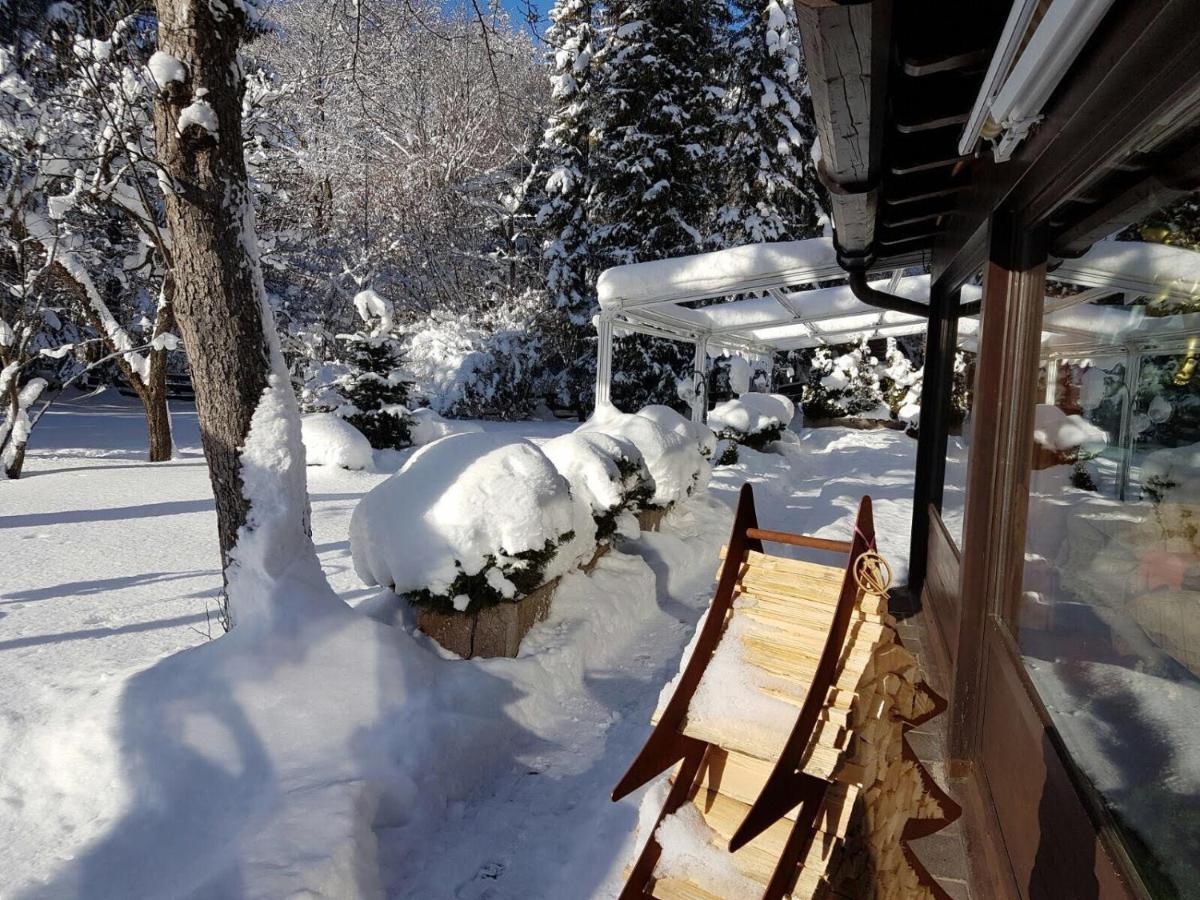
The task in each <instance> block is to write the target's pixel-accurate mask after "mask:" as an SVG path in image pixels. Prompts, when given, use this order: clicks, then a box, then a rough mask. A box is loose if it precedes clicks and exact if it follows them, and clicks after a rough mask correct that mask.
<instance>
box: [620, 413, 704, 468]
mask: <svg viewBox="0 0 1200 900" xmlns="http://www.w3.org/2000/svg"><path fill="white" fill-rule="evenodd" d="M637 414H638V415H639V416H641V417H642V418H644V419H649V420H650V421H651V422H653V423H654V424H655V425H657V426H658V427H659V428H661V429H662V430H663V431H673V432H675V433H676V434H681V435H683V436H684V437H686V438H690V439H692V440H693V441H695V442H696V446H697V447H698V448H699V449H700V455H701V456H703V457H704V458H705V459H709V458H710V457H711V456H712V455H713V453H714V452H715V451H716V449H717V436H716V434H714V433H713V430H712V429H711V428H709V427H708V426H707V425H705V424H704V423H703V422H693V421H692V420H691V419H689V418H687V417H686V416H684V415H682V414H681V413H679V412H676V411H675V410H673V409H671V407H669V406H663V405H662V404H655V405H653V406H647V407H645V408H643V409H639V410H638V412H637Z"/></svg>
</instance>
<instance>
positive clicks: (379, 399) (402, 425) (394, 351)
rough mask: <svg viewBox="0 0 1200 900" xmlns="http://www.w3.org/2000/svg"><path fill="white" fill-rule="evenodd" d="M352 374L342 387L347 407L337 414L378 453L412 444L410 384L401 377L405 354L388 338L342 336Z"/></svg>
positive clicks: (359, 335)
mask: <svg viewBox="0 0 1200 900" xmlns="http://www.w3.org/2000/svg"><path fill="white" fill-rule="evenodd" d="M341 337H342V340H343V341H344V342H345V343H346V349H347V353H348V359H347V362H348V364H349V365H350V367H351V373H350V374H349V375H347V376H346V377H345V378H344V379H343V380H342V382H341V383H340V384H339V386H338V387H339V393H341V395H342V397H343V398H344V399H345V401H346V405H345V406H343V407H341V408H340V409H339V410H338V412H339V413H340V414H341V416H342V417H343V418H344V419H345V420H346V421H347V422H349V423H350V424H351V425H353V426H354V427H355V428H357V429H358V430H359V431H361V432H362V433H363V434H364V435H365V436H366V438H367V440H368V441H370V442H371V446H372V447H374V448H376V449H377V450H378V449H384V448H391V449H395V450H399V449H400V448H402V447H407V446H408V445H409V444H410V443H411V435H410V428H409V420H408V410H407V409H405V408H404V404H405V403H407V402H408V390H409V387H410V382H409V381H408V380H407V379H405V378H404V376H403V375H402V374H401V373H400V364H401V362H402V359H403V357H402V354H401V352H400V348H399V345H398V342H397V341H396V339H395V338H393V337H391V336H390V335H388V334H363V333H361V332H360V333H356V334H349V335H342V336H341Z"/></svg>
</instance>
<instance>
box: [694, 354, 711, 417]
mask: <svg viewBox="0 0 1200 900" xmlns="http://www.w3.org/2000/svg"><path fill="white" fill-rule="evenodd" d="M707 414H708V338H707V337H698V338H696V355H695V357H694V358H693V361H692V421H693V422H703V421H704V419H705V417H706V416H707Z"/></svg>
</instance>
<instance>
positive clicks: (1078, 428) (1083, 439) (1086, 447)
mask: <svg viewBox="0 0 1200 900" xmlns="http://www.w3.org/2000/svg"><path fill="white" fill-rule="evenodd" d="M1033 418H1034V424H1033V440H1034V442H1035V443H1038V444H1041V445H1042V446H1043V447H1045V448H1046V449H1048V450H1058V451H1071V450H1083V451H1085V452H1087V453H1098V452H1100V451H1101V450H1103V449H1104V448H1105V447H1107V446H1108V434H1107V433H1106V432H1105V431H1104V430H1103V429H1100V428H1097V427H1096V426H1095V425H1093V424H1092V423H1091V422H1089V421H1088V420H1087V419H1085V418H1083V416H1080V415H1071V416H1069V415H1067V414H1066V413H1065V412H1063V411H1062V410H1061V409H1059V408H1058V407H1057V406H1054V405H1053V404H1050V403H1039V404H1038V406H1037V408H1036V409H1035V410H1034V413H1033Z"/></svg>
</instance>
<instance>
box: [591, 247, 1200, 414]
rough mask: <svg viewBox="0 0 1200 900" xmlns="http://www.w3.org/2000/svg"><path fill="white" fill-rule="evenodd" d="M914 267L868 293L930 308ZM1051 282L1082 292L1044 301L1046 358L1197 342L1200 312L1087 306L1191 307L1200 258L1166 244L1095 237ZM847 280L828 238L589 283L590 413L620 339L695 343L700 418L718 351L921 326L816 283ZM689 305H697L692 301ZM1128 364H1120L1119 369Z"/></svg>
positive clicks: (653, 266)
mask: <svg viewBox="0 0 1200 900" xmlns="http://www.w3.org/2000/svg"><path fill="white" fill-rule="evenodd" d="M921 262H922V261H921V260H920V259H919V258H915V257H914V258H913V259H912V260H903V261H901V264H909V265H906V267H904V268H899V267H897V264H896V263H892V264H891V268H889V269H885V270H882V272H877V273H875V274H889V275H890V278H885V279H882V280H879V281H877V282H875V283H874V284H873V286H874V287H876V288H878V289H880V290H885V291H887V292H888V293H893V294H899V295H901V296H904V297H907V298H908V299H910V300H915V301H918V302H921V303H926V304H927V303H928V302H929V276H928V275H919V274H916V275H909V274H905V272H906V271H910V270H913V269H915V268H916V267H919V266H920V265H921ZM1047 277H1048V278H1049V279H1050V280H1051V281H1056V282H1060V283H1064V284H1070V285H1074V286H1077V287H1083V288H1085V290H1083V291H1081V292H1079V293H1076V294H1073V295H1071V296H1067V297H1047V298H1046V306H1045V315H1044V318H1043V324H1042V358H1043V359H1044V360H1047V361H1049V360H1058V359H1068V358H1070V359H1076V358H1080V357H1089V356H1113V355H1120V354H1126V355H1130V354H1133V355H1136V356H1137V358H1139V359H1140V357H1141V356H1142V355H1144V354H1145V353H1147V352H1157V351H1158V350H1159V348H1170V347H1173V346H1176V345H1186V344H1187V342H1188V341H1189V340H1191V341H1194V340H1196V339H1197V337H1198V336H1200V313H1190V314H1186V315H1174V316H1164V317H1152V316H1146V315H1145V308H1144V307H1138V306H1085V304H1086V303H1088V301H1091V300H1095V299H1099V298H1100V297H1107V296H1112V295H1113V294H1121V295H1123V296H1124V297H1130V296H1133V297H1141V296H1146V297H1151V298H1161V299H1175V300H1184V301H1192V300H1194V299H1195V298H1196V297H1197V296H1200V253H1196V252H1193V251H1190V250H1186V249H1182V248H1178V247H1171V246H1167V245H1163V244H1145V243H1140V242H1135V241H1100V242H1099V243H1097V244H1096V245H1095V246H1094V247H1092V249H1091V250H1090V251H1089V252H1088V253H1086V254H1085V255H1084V256H1082V257H1080V258H1078V259H1069V260H1063V261H1062V262H1061V263H1060V264H1059V265H1057V266H1056V267H1055V268H1054V269H1053V271H1052V272H1050V273H1049V274H1048V276H1047ZM844 278H845V272H844V271H843V269H842V268H841V266H839V265H838V261H837V256H836V253H835V251H834V247H833V242H832V240H830V239H829V238H814V239H811V240H807V241H789V242H784V243H776V244H755V245H749V246H744V247H733V248H730V249H728V250H718V251H714V252H712V253H702V254H698V255H695V256H688V257H681V258H677V259H668V260H658V261H654V262H647V263H633V264H630V265H626V266H619V267H617V268H614V269H609V270H607V271H605V272H604V273H603V274H601V276H600V279H599V281H598V283H597V292H598V294H599V300H600V315H599V316H598V317H597V319H596V328H597V333H598V336H599V344H598V351H597V352H598V358H597V366H596V404H597V406H600V405H608V404H609V403H611V382H612V346H613V338H614V336H615V334H616V333H618V332H633V333H638V334H648V335H653V336H655V337H661V338H666V339H669V340H676V341H685V342H688V343H692V344H694V345H695V362H694V367H693V378H694V380H695V388H696V390H695V393H694V396H695V400H694V401H693V403H692V418H693V419H694V420H695V421H703V420H704V418H705V416H706V414H707V406H708V403H707V397H706V396H705V384H706V381H707V365H708V358H709V355H710V354H712V353H714V352H721V351H724V352H728V353H736V354H741V355H745V356H762V355H768V354H771V353H774V352H780V351H788V350H799V349H804V348H808V347H818V346H822V345H826V344H837V343H845V342H847V341H849V340H852V339H854V338H857V337H859V336H861V335H866V336H867V337H869V338H885V337H900V336H903V335H911V334H920V333H923V332H924V331H925V329H926V326H927V320H926V319H925V318H923V317H921V316H915V315H908V314H906V313H899V312H892V311H887V310H881V309H879V308H877V307H873V306H869V305H867V304H865V303H863V302H862V301H861V300H859V299H858V298H857V297H855V296H854V294H853V292H852V291H851V289H850V287H849V285H847V284H845V283H840V284H834V285H832V286H828V285H827V286H820V285H821V284H822V282H830V281H833V280H835V279H840V280H843V282H844ZM814 285H816V286H815V287H814ZM804 286H807V288H806V289H798V288H801V287H804ZM981 293H982V290H981V288H980V287H979V286H978V285H975V286H972V285H968V286H966V287H964V288H963V291H962V300H963V302H969V301H972V300H977V299H979V298H980V296H981ZM697 302H704V303H705V305H704V306H700V307H697V306H693V305H691V304H695V303H697ZM958 325H959V327H958V341H959V346H960V347H964V348H968V349H969V348H972V347H973V346H974V345H975V340H976V336H977V334H978V327H979V324H978V320H977V319H975V318H963V319H960V320H959V323H958ZM1166 352H1169V350H1167V351H1166ZM1131 367H1132V366H1131V365H1129V364H1127V366H1126V368H1127V371H1128V370H1129V369H1130V368H1131Z"/></svg>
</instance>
